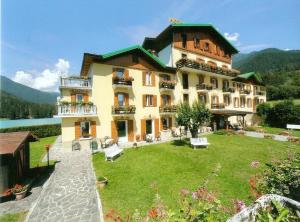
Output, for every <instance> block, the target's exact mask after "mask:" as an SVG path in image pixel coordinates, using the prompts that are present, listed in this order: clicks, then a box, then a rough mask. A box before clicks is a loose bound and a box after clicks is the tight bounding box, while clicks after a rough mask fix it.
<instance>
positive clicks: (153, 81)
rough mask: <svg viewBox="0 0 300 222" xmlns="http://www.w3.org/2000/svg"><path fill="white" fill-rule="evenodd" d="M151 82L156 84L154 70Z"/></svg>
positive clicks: (153, 84)
mask: <svg viewBox="0 0 300 222" xmlns="http://www.w3.org/2000/svg"><path fill="white" fill-rule="evenodd" d="M151 83H152V86H155V73H154V72H151Z"/></svg>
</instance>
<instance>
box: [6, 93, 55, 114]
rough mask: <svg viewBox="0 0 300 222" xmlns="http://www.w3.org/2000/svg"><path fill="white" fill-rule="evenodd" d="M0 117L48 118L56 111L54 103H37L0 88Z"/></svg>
mask: <svg viewBox="0 0 300 222" xmlns="http://www.w3.org/2000/svg"><path fill="white" fill-rule="evenodd" d="M0 97H1V101H0V118H8V119H28V118H49V117H52V116H53V115H54V114H55V112H56V107H55V105H54V104H38V103H31V102H28V101H25V100H22V99H20V98H18V97H16V96H14V95H11V94H9V93H6V92H4V91H2V90H0Z"/></svg>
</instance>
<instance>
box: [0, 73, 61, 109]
mask: <svg viewBox="0 0 300 222" xmlns="http://www.w3.org/2000/svg"><path fill="white" fill-rule="evenodd" d="M0 82H1V90H2V91H4V92H6V93H9V94H11V95H14V96H16V97H18V98H20V99H22V100H25V101H28V102H32V103H39V104H55V103H56V98H57V96H59V93H56V92H43V91H40V90H37V89H33V88H30V87H28V86H25V85H22V84H20V83H17V82H14V81H12V80H11V79H9V78H7V77H5V76H2V75H0Z"/></svg>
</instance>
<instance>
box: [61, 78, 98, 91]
mask: <svg viewBox="0 0 300 222" xmlns="http://www.w3.org/2000/svg"><path fill="white" fill-rule="evenodd" d="M62 88H70V89H86V90H91V89H92V84H91V80H90V79H89V78H81V77H66V78H65V77H62V78H61V79H60V89H62Z"/></svg>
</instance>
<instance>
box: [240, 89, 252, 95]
mask: <svg viewBox="0 0 300 222" xmlns="http://www.w3.org/2000/svg"><path fill="white" fill-rule="evenodd" d="M250 93H251V91H250V90H247V89H240V94H241V95H249V94H250Z"/></svg>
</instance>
